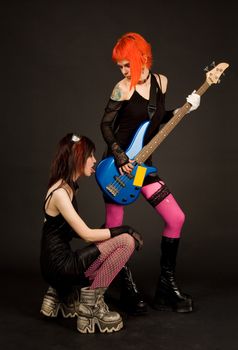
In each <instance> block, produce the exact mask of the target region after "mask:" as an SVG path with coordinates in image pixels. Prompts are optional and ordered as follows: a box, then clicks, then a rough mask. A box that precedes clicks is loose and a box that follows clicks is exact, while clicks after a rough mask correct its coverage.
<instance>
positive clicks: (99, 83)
mask: <svg viewBox="0 0 238 350" xmlns="http://www.w3.org/2000/svg"><path fill="white" fill-rule="evenodd" d="M237 7H238V6H237V5H232V4H231V2H230V1H226V2H225V3H223V4H222V3H217V2H216V1H211V2H208V1H204V0H201V1H199V2H191V1H186V0H182V1H178V2H173V1H167V2H165V1H155V0H147V1H146V2H144V3H139V2H136V1H134V0H132V1H124V0H121V1H119V2H101V1H76V0H75V1H62V0H61V1H60V0H59V1H38V0H36V1H1V26H2V30H1V37H2V38H1V41H0V48H1V79H0V84H1V99H0V100H1V105H0V108H1V176H2V179H1V184H2V186H1V191H2V198H1V215H2V218H1V226H2V230H1V231H2V232H1V245H0V247H1V248H0V249H1V251H0V266H1V274H2V276H3V277H4V276H8V277H9V276H10V275H11V274H14V275H15V276H21V274H22V273H26V274H29V275H30V274H31V275H32V274H33V275H34V276H36V278H37V280H38V286H40V287H39V288H42V289H41V292H42V293H43V281H42V280H41V276H40V273H39V244H40V234H41V233H40V230H41V225H42V220H43V216H42V203H43V198H44V195H45V191H46V185H47V180H48V172H49V165H50V161H51V158H52V156H53V154H54V152H55V148H56V144H57V142H58V140H59V139H60V138H61V137H62V136H64V134H66V133H67V132H77V133H79V134H85V135H87V136H89V137H90V138H92V139H93V140H94V141H95V143H96V146H97V153H96V157H97V158H98V159H100V157H101V154H102V152H103V150H104V147H105V144H104V141H103V139H102V136H101V133H100V130H99V124H100V120H101V117H102V114H103V111H104V107H105V105H106V103H107V100H108V98H109V96H110V93H111V90H112V89H113V87H114V85H115V84H116V82H117V81H118V80H120V79H121V75H120V72H119V70H118V69H117V67H116V66H115V64H114V63H113V62H112V61H111V50H112V47H113V46H114V44H115V42H116V40H117V39H118V38H119V37H120V36H121V35H122V34H124V33H125V32H128V31H134V32H138V33H140V34H142V35H143V36H144V37H145V38H146V39H147V40H148V41H149V42H150V43H151V44H152V49H153V58H154V63H153V67H152V70H153V71H154V72H157V73H158V72H159V73H161V74H164V75H166V76H167V77H168V80H169V85H168V92H167V103H166V105H167V108H168V109H171V108H175V107H178V106H181V105H182V104H183V103H184V102H185V97H186V96H187V95H188V94H189V93H191V92H192V91H193V90H194V89H198V88H199V87H200V86H201V85H202V84H203V82H204V81H205V78H206V76H205V72H204V71H203V68H204V67H205V66H207V65H209V64H210V63H211V62H212V61H215V62H216V63H220V62H227V63H229V64H230V67H229V68H228V69H227V71H226V76H225V77H222V81H221V84H216V85H212V86H211V87H210V88H209V90H208V91H207V93H206V94H205V95H204V96H203V97H202V99H201V106H200V107H199V109H198V110H197V111H195V112H193V113H191V114H190V115H189V116H188V118H185V119H184V120H183V121H182V122H181V124H180V125H179V126H177V128H176V130H175V131H173V132H172V134H171V135H170V136H169V137H168V138H167V139H166V140H165V141H164V143H163V144H162V145H161V146H160V148H159V149H158V150H157V151H156V153H155V155H154V159H155V164H156V166H158V168H159V173H160V176H161V177H162V178H163V179H164V180H165V181H166V183H167V184H168V186H169V188H170V189H171V190H172V192H173V194H174V196H175V198H176V199H177V200H178V202H179V203H180V205H181V207H182V208H183V210H184V211H185V213H186V217H187V219H186V223H185V226H184V229H183V234H182V237H183V240H182V242H181V249H180V252H179V260H178V269H179V274H180V276H181V278H182V280H183V281H184V283H188V282H189V283H190V284H191V285H193V284H195V285H196V284H197V283H199V284H204V285H206V286H208V285H209V286H211V289H212V290H213V291H214V293H215V291H216V286H217V285H225V284H228V285H229V286H230V288H232V287H233V286H234V287H235V286H237V257H236V256H237V243H238V235H237V184H236V183H237V164H238V162H237V136H236V133H237V127H238V122H237V80H238V79H237V58H238V57H237V56H238V55H237V19H236V13H237V10H238V8H237ZM79 209H80V215H81V217H82V218H83V219H84V220H85V221H86V222H87V224H88V225H89V226H90V227H99V226H101V224H102V223H103V221H104V206H103V201H102V196H101V192H100V190H99V188H98V186H97V184H96V182H95V179H94V178H90V179H82V181H81V185H80V192H79ZM125 223H127V224H130V225H132V226H134V227H136V228H137V229H138V230H139V231H140V232H141V233H142V234H143V237H144V249H143V251H141V253H139V254H136V255H134V256H133V258H132V263H133V267H132V269H133V270H134V273H135V276H136V278H137V281H138V283H139V284H140V285H141V286H142V289H143V290H144V292H145V294H148V295H150V294H152V291H153V288H154V284H155V280H156V278H157V275H158V272H159V269H158V268H159V267H158V266H159V256H160V251H159V245H160V237H161V231H162V229H163V224H162V221H161V219H160V218H159V217H158V216H157V215H156V214H155V213H154V211H153V210H152V208H151V207H150V206H149V205H148V204H147V203H146V202H145V201H144V200H143V198H140V199H139V200H138V201H137V202H136V203H134V204H133V205H131V206H129V207H126V214H125ZM199 281H200V282H199Z"/></svg>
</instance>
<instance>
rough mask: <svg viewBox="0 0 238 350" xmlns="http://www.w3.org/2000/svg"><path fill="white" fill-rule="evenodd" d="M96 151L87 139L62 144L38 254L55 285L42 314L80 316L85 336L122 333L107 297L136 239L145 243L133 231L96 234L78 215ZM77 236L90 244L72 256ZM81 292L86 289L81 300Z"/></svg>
mask: <svg viewBox="0 0 238 350" xmlns="http://www.w3.org/2000/svg"><path fill="white" fill-rule="evenodd" d="M94 150H95V146H94V144H93V142H92V141H91V140H89V139H88V138H87V137H85V136H77V135H75V134H71V133H70V134H67V135H66V136H65V137H64V138H62V140H61V141H60V142H59V146H58V150H57V152H56V155H55V158H54V159H53V162H52V165H51V172H50V179H49V185H48V191H47V194H46V197H45V202H44V215H45V221H44V225H43V230H42V239H41V254H40V264H41V271H42V275H43V277H44V279H45V281H46V282H47V283H49V284H50V286H51V287H50V288H49V290H48V292H47V295H46V296H45V298H44V302H43V304H42V308H41V312H42V313H43V314H44V315H46V316H57V313H58V311H59V310H60V311H61V312H62V314H63V316H65V317H69V316H70V317H73V316H75V315H76V316H78V320H77V329H78V330H79V332H82V333H87V332H88V333H94V331H95V325H97V326H98V327H99V330H100V331H101V332H113V331H119V330H120V329H121V328H122V326H123V322H122V318H121V316H120V315H119V314H118V313H117V312H111V311H109V309H108V306H107V305H106V304H105V302H104V297H103V295H104V293H105V290H106V289H107V287H108V286H109V285H110V283H111V282H112V280H113V279H114V277H115V276H116V275H117V274H118V272H119V271H120V270H121V268H122V266H123V265H124V264H125V263H126V262H127V260H128V259H129V258H130V256H131V254H132V253H133V251H134V248H135V240H136V243H137V245H138V247H139V246H141V245H142V243H143V242H142V239H141V237H140V235H139V234H138V233H136V232H135V231H134V230H133V229H132V228H131V227H129V226H120V227H116V228H110V229H107V228H105V229H92V228H90V227H89V226H87V224H86V223H85V222H84V221H83V220H82V219H81V217H80V216H79V215H78V213H77V207H76V198H75V193H76V190H77V185H76V181H77V180H78V179H79V178H80V177H81V176H91V174H92V173H94V168H93V167H94V165H95V162H96V160H95V158H94ZM73 237H78V238H82V239H83V240H84V241H86V242H88V243H90V244H88V245H86V246H85V247H84V248H82V249H78V250H75V251H73V250H72V248H71V246H70V241H71V240H72V238H73ZM82 286H83V287H82ZM85 286H86V287H85ZM77 287H82V288H81V293H80V300H78V299H77V292H76V291H77Z"/></svg>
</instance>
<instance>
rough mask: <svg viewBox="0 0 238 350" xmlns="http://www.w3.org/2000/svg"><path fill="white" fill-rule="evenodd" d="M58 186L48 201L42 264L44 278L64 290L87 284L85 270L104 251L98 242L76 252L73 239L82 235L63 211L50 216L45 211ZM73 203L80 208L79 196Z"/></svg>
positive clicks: (53, 285)
mask: <svg viewBox="0 0 238 350" xmlns="http://www.w3.org/2000/svg"><path fill="white" fill-rule="evenodd" d="M58 188H59V187H58ZM58 188H56V189H55V190H53V191H52V192H51V193H50V194H49V195H48V196H47V198H46V199H45V202H44V215H45V222H44V224H43V228H42V237H41V251H40V267H41V272H42V276H43V278H44V279H45V280H46V281H47V282H48V283H49V284H50V285H51V286H52V287H54V288H56V289H57V290H58V291H59V292H60V291H62V290H66V289H67V288H68V287H71V286H75V285H85V284H87V283H88V281H87V279H86V278H85V276H84V272H85V271H86V269H87V268H88V267H89V266H90V265H91V264H92V262H93V261H94V260H95V259H96V258H97V257H98V256H99V254H100V252H99V250H98V248H97V247H96V245H95V244H90V245H88V246H86V247H84V248H81V249H77V250H75V251H73V250H72V249H71V246H70V243H69V242H70V241H71V240H72V238H73V237H78V238H79V236H78V235H77V234H76V233H75V232H74V230H73V229H72V228H71V226H70V225H69V224H68V223H67V222H66V220H65V219H64V217H63V216H62V215H61V214H59V215H57V216H50V215H48V214H47V213H46V212H45V204H46V202H47V200H48V199H49V197H52V195H53V193H54V191H56V190H57V189H58ZM72 204H73V206H74V208H75V210H77V202H76V197H75V195H74V196H73V200H72Z"/></svg>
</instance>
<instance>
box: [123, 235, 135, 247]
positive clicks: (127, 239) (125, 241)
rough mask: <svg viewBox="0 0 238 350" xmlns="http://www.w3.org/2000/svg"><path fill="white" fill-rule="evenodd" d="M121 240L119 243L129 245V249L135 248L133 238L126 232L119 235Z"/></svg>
mask: <svg viewBox="0 0 238 350" xmlns="http://www.w3.org/2000/svg"><path fill="white" fill-rule="evenodd" d="M120 237H121V239H122V241H121V243H122V244H123V245H124V246H126V247H129V248H130V250H133V249H135V239H134V238H133V237H132V236H131V235H129V234H128V233H123V234H121V235H120Z"/></svg>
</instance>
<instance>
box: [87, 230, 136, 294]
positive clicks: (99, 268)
mask: <svg viewBox="0 0 238 350" xmlns="http://www.w3.org/2000/svg"><path fill="white" fill-rule="evenodd" d="M96 245H97V247H98V249H99V250H100V253H101V254H100V255H99V257H98V258H97V259H96V260H95V261H94V262H93V263H92V264H91V265H90V266H89V268H88V269H87V271H86V272H85V276H86V277H88V278H89V280H90V281H91V282H92V284H91V286H90V288H91V289H94V288H99V287H103V288H107V287H108V286H109V285H110V283H111V282H112V280H113V279H114V278H115V277H116V275H117V274H118V272H119V271H120V270H121V269H122V267H123V266H124V265H125V263H126V262H127V261H128V260H129V258H130V256H131V254H132V253H133V251H134V249H135V241H134V238H133V237H132V236H130V235H128V234H127V233H123V234H121V235H119V236H116V237H114V238H110V239H108V240H106V241H101V242H98V243H97V244H96Z"/></svg>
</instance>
